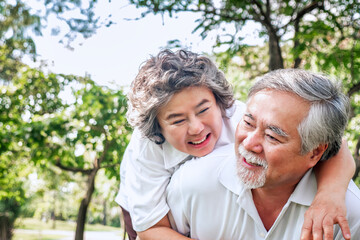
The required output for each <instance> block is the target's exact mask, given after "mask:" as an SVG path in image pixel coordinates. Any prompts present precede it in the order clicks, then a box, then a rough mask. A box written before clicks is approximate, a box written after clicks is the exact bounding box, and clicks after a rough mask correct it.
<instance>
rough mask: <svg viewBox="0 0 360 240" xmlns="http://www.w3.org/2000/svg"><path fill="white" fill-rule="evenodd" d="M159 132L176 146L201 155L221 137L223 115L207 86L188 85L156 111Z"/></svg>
mask: <svg viewBox="0 0 360 240" xmlns="http://www.w3.org/2000/svg"><path fill="white" fill-rule="evenodd" d="M157 120H158V122H159V124H160V127H161V133H162V134H163V135H164V137H165V139H166V140H167V141H168V142H169V143H170V144H171V145H172V146H173V147H175V148H176V149H177V150H179V151H181V152H184V153H187V154H190V155H193V156H196V157H202V156H205V155H206V154H208V153H210V152H211V151H212V150H213V149H214V147H215V144H216V142H217V140H218V139H219V137H220V134H221V129H222V115H221V110H220V108H219V106H218V105H217V104H216V100H215V97H214V94H213V93H212V91H211V90H210V89H208V88H207V87H188V88H185V89H183V90H182V91H180V92H178V93H176V94H174V96H173V97H172V98H171V100H170V101H169V102H168V103H167V104H166V105H165V106H163V107H162V108H160V111H159V113H158V115H157Z"/></svg>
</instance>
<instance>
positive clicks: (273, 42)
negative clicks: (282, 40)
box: [268, 29, 284, 71]
mask: <svg viewBox="0 0 360 240" xmlns="http://www.w3.org/2000/svg"><path fill="white" fill-rule="evenodd" d="M268 33H269V55H270V61H269V69H270V71H272V70H275V69H279V68H284V61H283V58H282V56H281V48H280V45H279V38H278V36H277V35H276V32H274V31H273V30H271V29H268Z"/></svg>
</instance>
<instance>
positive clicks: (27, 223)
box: [15, 218, 120, 231]
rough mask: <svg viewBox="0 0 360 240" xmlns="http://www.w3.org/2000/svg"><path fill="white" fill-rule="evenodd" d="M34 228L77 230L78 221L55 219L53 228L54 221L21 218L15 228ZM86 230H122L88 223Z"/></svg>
mask: <svg viewBox="0 0 360 240" xmlns="http://www.w3.org/2000/svg"><path fill="white" fill-rule="evenodd" d="M16 228H19V229H32V230H45V229H55V230H67V231H75V229H76V222H66V221H58V220H56V221H55V228H53V221H48V222H47V223H46V222H43V221H40V220H39V219H35V218H19V219H17V220H16V222H15V229H16ZM85 231H120V228H117V227H111V226H104V225H101V224H86V225H85Z"/></svg>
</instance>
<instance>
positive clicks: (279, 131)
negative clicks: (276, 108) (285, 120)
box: [267, 125, 289, 138]
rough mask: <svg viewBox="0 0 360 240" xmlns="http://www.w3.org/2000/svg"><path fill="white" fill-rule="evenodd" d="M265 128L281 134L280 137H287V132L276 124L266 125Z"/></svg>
mask: <svg viewBox="0 0 360 240" xmlns="http://www.w3.org/2000/svg"><path fill="white" fill-rule="evenodd" d="M267 128H268V129H270V130H271V131H273V132H274V133H276V134H277V135H279V136H281V137H285V138H288V137H289V134H287V133H286V132H285V131H284V130H282V129H281V128H279V127H277V126H274V125H268V126H267Z"/></svg>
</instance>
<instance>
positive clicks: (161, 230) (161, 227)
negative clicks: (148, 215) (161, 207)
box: [137, 215, 191, 240]
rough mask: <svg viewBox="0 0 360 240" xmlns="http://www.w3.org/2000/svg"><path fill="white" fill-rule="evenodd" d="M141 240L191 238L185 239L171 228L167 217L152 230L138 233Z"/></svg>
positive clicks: (182, 239) (180, 239) (181, 239)
mask: <svg viewBox="0 0 360 240" xmlns="http://www.w3.org/2000/svg"><path fill="white" fill-rule="evenodd" d="M137 234H138V237H139V238H140V239H141V240H189V239H191V238H188V237H185V236H183V235H181V234H180V233H178V232H176V231H175V230H173V229H172V228H171V226H170V222H169V219H168V216H167V215H166V216H165V217H163V219H161V220H160V221H159V222H158V223H157V224H155V225H154V226H152V227H151V228H149V229H147V230H145V231H142V232H137Z"/></svg>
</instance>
